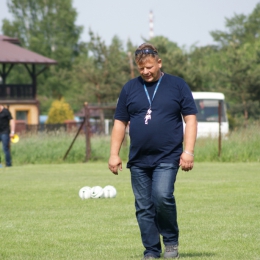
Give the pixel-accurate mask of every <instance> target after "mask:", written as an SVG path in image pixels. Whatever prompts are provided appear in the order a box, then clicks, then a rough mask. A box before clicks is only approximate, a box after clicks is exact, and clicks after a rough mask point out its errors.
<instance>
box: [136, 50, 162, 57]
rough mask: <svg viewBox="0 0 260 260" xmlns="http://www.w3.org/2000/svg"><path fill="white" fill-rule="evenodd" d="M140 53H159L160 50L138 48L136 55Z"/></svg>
mask: <svg viewBox="0 0 260 260" xmlns="http://www.w3.org/2000/svg"><path fill="white" fill-rule="evenodd" d="M139 54H158V52H157V51H154V50H151V49H143V50H136V51H135V56H137V55H139Z"/></svg>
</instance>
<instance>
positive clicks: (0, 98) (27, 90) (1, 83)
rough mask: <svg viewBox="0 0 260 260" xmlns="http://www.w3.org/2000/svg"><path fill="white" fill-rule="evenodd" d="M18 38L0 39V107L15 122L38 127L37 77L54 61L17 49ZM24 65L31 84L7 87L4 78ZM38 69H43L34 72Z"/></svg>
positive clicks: (20, 48) (6, 37) (3, 36)
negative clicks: (6, 109) (7, 112)
mask: <svg viewBox="0 0 260 260" xmlns="http://www.w3.org/2000/svg"><path fill="white" fill-rule="evenodd" d="M19 44H20V42H19V39H17V38H11V37H8V36H5V35H0V103H1V104H2V105H4V106H6V107H8V108H9V110H10V112H11V114H12V116H13V118H14V119H15V120H16V121H18V120H19V121H24V122H25V123H26V124H28V125H38V124H39V102H38V100H37V98H36V94H37V76H38V75H39V74H40V73H42V72H43V71H44V70H45V69H46V68H47V67H48V66H49V65H54V64H57V62H56V61H55V60H52V59H49V58H47V57H44V56H42V55H40V54H37V53H35V52H32V51H29V50H27V49H24V48H22V47H21V46H19ZM17 64H23V65H24V66H25V68H26V70H27V71H28V73H29V75H30V77H31V84H19V82H18V83H17V84H8V83H7V78H8V76H9V74H10V73H12V68H13V67H14V66H16V65H17ZM37 65H41V66H42V65H45V66H44V67H43V68H42V69H41V70H40V71H37V72H36V66H37Z"/></svg>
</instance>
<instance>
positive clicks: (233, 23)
mask: <svg viewBox="0 0 260 260" xmlns="http://www.w3.org/2000/svg"><path fill="white" fill-rule="evenodd" d="M259 22H260V3H258V4H257V5H256V7H255V8H254V10H253V12H252V13H251V14H250V15H248V16H246V15H244V14H235V16H234V17H232V18H230V19H228V18H226V27H227V31H224V32H223V31H220V30H216V31H212V32H211V33H210V34H211V36H212V37H213V39H214V40H215V41H216V42H218V43H220V44H221V45H222V46H225V45H228V44H229V43H230V42H235V43H237V44H243V43H253V42H254V41H255V40H257V39H259V36H260V27H259Z"/></svg>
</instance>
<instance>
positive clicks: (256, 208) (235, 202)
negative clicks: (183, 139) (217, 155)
mask: <svg viewBox="0 0 260 260" xmlns="http://www.w3.org/2000/svg"><path fill="white" fill-rule="evenodd" d="M259 183H260V168H259V163H196V165H195V168H194V170H193V171H191V172H182V171H179V174H178V178H177V183H176V187H175V188H176V191H175V196H176V199H177V207H178V219H179V227H180V247H179V250H180V256H181V258H182V259H192V260H196V259H221V260H223V259H225V260H232V259H236V260H237V259H252V260H253V259H254V260H257V259H258V260H259V259H260V246H259V245H260V225H259V219H260V192H259V191H260V189H259ZM108 184H110V185H113V186H115V187H116V189H117V192H118V194H117V197H116V198H114V199H88V200H81V199H80V198H79V196H78V191H79V189H80V188H81V187H83V186H95V185H100V186H102V187H104V186H105V185H108ZM0 205H1V207H0V212H1V214H0V241H1V242H0V259H8V260H9V259H10V260H18V259H19V260H27V259H28V260H29V259H30V260H31V259H32V260H35V259H44V260H47V259H48V260H50V259H68V260H74V259H75V260H76V259H77V260H78V259H86V260H98V259H99V260H100V259H112V260H117V259H118V260H119V259H120V260H121V259H132V260H135V259H139V260H140V259H141V258H142V252H143V247H142V244H141V239H140V235H139V229H138V226H137V222H136V219H135V212H134V198H133V194H132V190H131V186H130V174H129V171H128V170H127V169H125V168H124V170H123V171H122V172H120V174H119V176H114V175H113V174H112V173H110V172H109V171H108V169H107V164H106V163H93V162H89V163H85V164H84V163H82V164H52V165H48V164H45V165H25V166H19V167H18V166H14V167H12V168H0Z"/></svg>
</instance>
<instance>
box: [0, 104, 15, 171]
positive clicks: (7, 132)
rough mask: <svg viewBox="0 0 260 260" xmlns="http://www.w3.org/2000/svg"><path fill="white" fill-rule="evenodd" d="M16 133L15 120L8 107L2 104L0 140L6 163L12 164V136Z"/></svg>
mask: <svg viewBox="0 0 260 260" xmlns="http://www.w3.org/2000/svg"><path fill="white" fill-rule="evenodd" d="M14 134H15V122H14V120H13V117H12V115H11V113H10V111H9V110H8V109H6V108H5V107H4V106H3V105H1V104H0V141H1V142H2V144H3V151H4V154H5V165H6V166H7V167H10V166H12V157H11V152H10V138H12V137H13V136H14Z"/></svg>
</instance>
